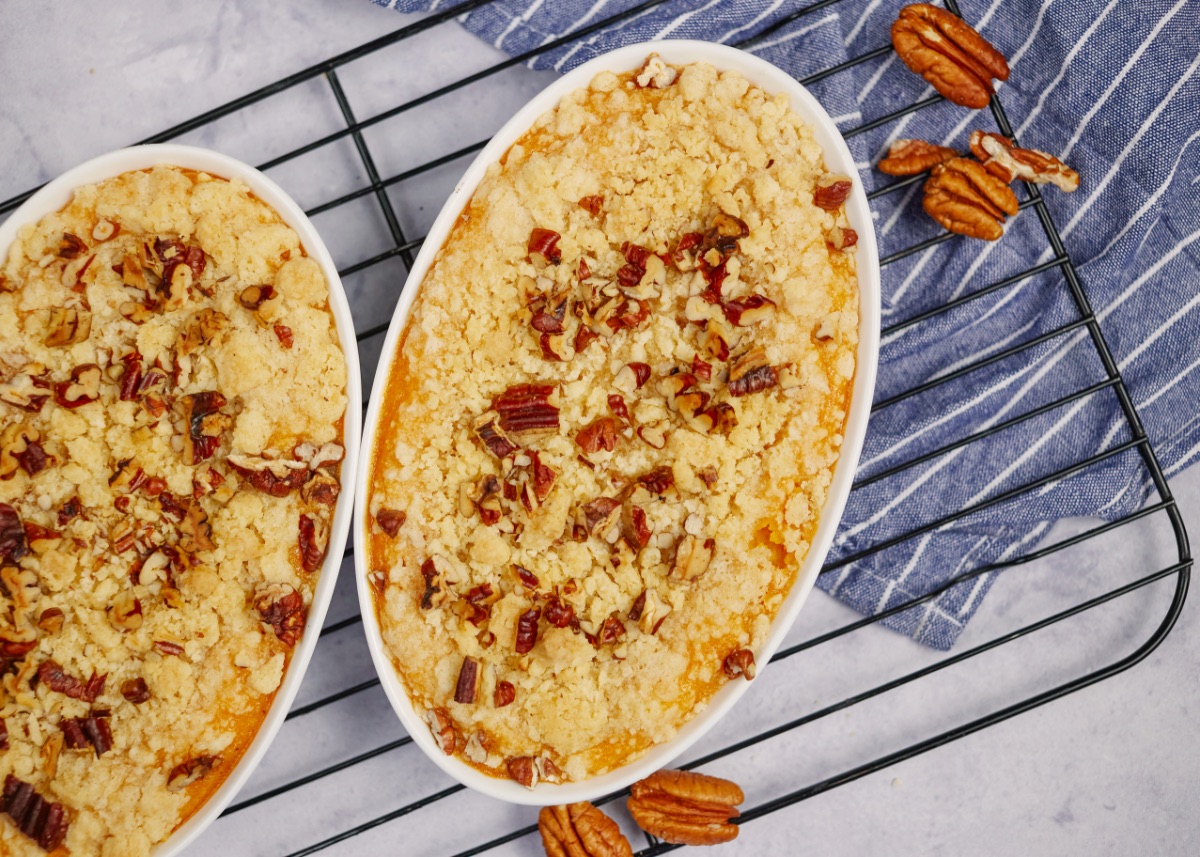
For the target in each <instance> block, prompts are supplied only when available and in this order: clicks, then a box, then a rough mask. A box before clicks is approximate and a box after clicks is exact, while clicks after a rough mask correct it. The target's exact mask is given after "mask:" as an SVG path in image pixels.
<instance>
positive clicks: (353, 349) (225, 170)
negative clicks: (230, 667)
mask: <svg viewBox="0 0 1200 857" xmlns="http://www.w3.org/2000/svg"><path fill="white" fill-rule="evenodd" d="M156 166H173V167H179V168H182V169H190V170H196V171H199V172H204V173H208V174H209V175H212V176H216V177H219V178H223V179H235V178H236V179H239V180H241V181H243V182H244V183H245V184H246V185H247V187H249V188H250V190H251V192H252V193H253V194H254V196H255V197H257V198H258V199H259V200H261V201H262V202H264V203H266V204H267V205H268V206H270V207H271V209H272V210H274V211H275V212H276V213H277V214H278V215H279V216H280V218H282V220H283V221H284V223H286V224H287V225H288V226H290V227H291V228H292V229H293V230H295V232H296V234H297V235H298V236H299V237H300V243H301V245H302V246H303V247H304V250H305V252H306V253H307V254H308V255H309V256H310V257H311V258H313V259H314V260H315V261H316V262H317V264H318V265H319V266H320V268H321V273H322V274H324V275H325V279H326V282H327V283H328V285H329V308H330V311H331V312H332V313H333V318H334V323H335V325H336V328H337V333H338V340H339V343H340V344H341V347H342V353H343V355H344V356H345V360H346V414H345V418H344V420H343V429H342V447H343V448H344V449H345V451H346V452H345V456H344V457H343V459H342V468H341V474H340V481H341V493H340V494H339V498H345V499H340V502H339V503H338V504H337V507H336V509H335V510H334V515H333V521H332V523H331V525H330V533H329V545H328V547H327V548H326V552H325V559H324V561H323V562H322V565H321V574H320V578H319V579H318V581H317V585H316V587H315V589H314V590H313V599H312V604H311V605H310V606H309V610H308V617H307V619H306V621H305V633H304V635H303V636H302V637H301V638H300V642H299V644H298V645H297V646H296V648H295V649H293V651H292V659H291V662H290V663H289V664H288V668H287V672H286V673H285V674H284V676H283V681H282V682H281V683H280V685H279V689H278V690H277V691H276V693H275V699H274V700H272V702H271V707H270V709H268V711H267V715H266V717H264V718H263V721H262V723H261V724H260V725H259V728H258V731H257V733H256V734H255V736H254V739H253V740H252V741H251V742H250V745H249V746H248V747H247V748H246V751H245V753H243V754H242V758H241V759H239V760H238V763H237V765H236V766H234V768H233V770H232V771H230V772H229V774H228V775H227V776H226V777H225V779H224V781H223V782H222V783H221V785H220V786H218V787H217V789H216V791H214V792H213V793H212V794H211V795H210V796H209V798H208V800H206V801H205V802H204V803H203V804H201V806H200V807H199V809H197V810H196V811H195V812H194V813H192V815H191V817H190V818H188V820H187V821H185V822H184V823H183V824H181V825H180V826H179V827H178V828H176V830H175V831H174V832H172V833H171V835H170V836H168V837H167V838H166V839H165V840H163V841H162V842H160V843H158V844H157V845H156V846H154V848H153V849H152V851H151V853H152V854H153V857H173V855H176V854H178V853H179V852H180V851H182V850H183V849H184V848H186V847H187V846H188V845H189V844H190V843H192V842H193V841H194V840H195V839H196V837H198V836H199V835H200V834H201V833H202V832H203V831H204V830H205V828H207V827H208V826H209V825H210V824H212V822H213V821H215V820H216V819H217V818H218V817H219V816H220V815H221V813H222V812H223V811H224V809H225V807H226V806H228V805H229V803H230V801H232V800H233V798H234V796H235V795H236V794H237V793H238V792H239V791H240V790H241V787H242V786H243V785H245V783H246V780H247V779H249V777H250V775H251V774H252V773H253V772H254V770H255V769H256V768H257V767H258V765H259V763H260V762H261V761H262V757H263V755H264V754H265V753H266V751H267V748H268V747H269V746H270V745H271V743H272V741H273V740H274V738H275V735H276V734H277V733H278V732H279V729H280V727H282V726H283V723H284V719H285V718H286V717H287V713H288V709H290V708H291V705H292V701H293V700H294V699H295V697H296V692H297V691H298V690H299V688H300V683H301V682H302V681H303V679H304V673H305V671H306V670H307V668H308V664H309V661H310V660H311V659H312V653H313V650H314V649H315V648H316V645H317V641H318V640H319V639H320V636H321V633H320V632H321V626H322V625H323V624H324V621H325V613H326V611H327V610H328V609H329V603H330V601H331V600H332V598H333V591H334V587H335V585H336V584H337V577H338V572H339V570H340V569H341V565H342V559H343V553H344V552H345V547H346V539H347V536H348V534H349V528H350V523H351V520H352V514H353V511H352V503H351V500H352V498H353V497H354V496H356V492H355V479H356V478H357V476H358V467H357V462H358V447H359V441H360V438H361V433H362V432H361V427H362V426H361V424H362V375H361V372H360V370H359V365H358V341H357V339H356V338H355V335H354V319H353V317H352V316H351V314H350V303H349V301H348V299H347V298H346V293H345V290H344V288H343V287H342V281H341V278H340V277H339V276H338V272H337V267H336V266H335V265H334V263H333V257H332V256H331V255H330V254H329V250H328V248H327V247H326V246H325V243H324V242H323V241H322V240H321V236H320V235H319V234H318V233H317V230H316V227H314V226H313V224H312V222H311V221H310V220H309V219H308V216H307V215H305V213H304V211H303V210H302V209H301V208H300V206H299V205H297V204H296V202H295V200H293V199H292V198H291V196H289V195H288V194H287V193H286V192H285V191H284V190H283V189H282V188H281V187H280V186H279V185H277V184H276V183H275V182H274V181H272V180H271V179H270V178H268V177H267V176H266V175H264V174H263V173H262V172H260V171H259V170H257V169H255V168H254V167H252V166H250V165H249V164H246V163H244V162H242V161H239V160H238V159H236V158H233V157H230V156H229V155H225V154H222V153H220V152H216V151H213V150H211V149H204V148H201V147H198V146H187V145H183V144H180V143H157V144H147V145H142V146H131V147H128V148H124V149H117V150H114V151H111V152H106V153H104V154H102V155H98V156H96V157H94V158H91V159H89V160H87V161H84V162H83V163H82V164H79V165H78V166H75V167H72V168H71V169H69V170H67V171H66V172H64V173H63V174H61V175H60V176H58V177H57V178H55V179H53V180H51V181H50V182H48V183H47V184H45V185H44V186H43V187H42V188H41V189H40V190H38V191H37V192H36V193H35V194H33V196H31V197H29V199H27V200H26V201H25V202H24V203H22V204H21V206H20V207H19V208H17V209H16V210H15V211H14V212H13V213H12V214H11V215H10V216H9V217H8V219H7V220H6V221H4V223H2V224H0V264H3V263H4V262H5V261H6V260H7V259H8V251H9V249H10V247H11V246H12V242H13V240H14V239H15V238H16V236H17V232H18V231H19V230H20V229H21V227H23V226H25V225H26V224H31V223H37V222H38V221H39V220H41V219H42V218H43V217H45V216H46V215H48V214H52V213H54V212H56V211H59V210H61V209H62V208H63V207H64V206H66V205H67V204H69V203H70V201H71V199H72V198H73V196H74V193H75V191H76V190H77V189H78V188H80V187H83V186H85V185H91V184H96V183H97V182H101V181H104V180H105V179H110V178H115V177H116V176H119V175H121V174H123V173H127V172H133V171H139V170H147V169H150V168H152V167H156Z"/></svg>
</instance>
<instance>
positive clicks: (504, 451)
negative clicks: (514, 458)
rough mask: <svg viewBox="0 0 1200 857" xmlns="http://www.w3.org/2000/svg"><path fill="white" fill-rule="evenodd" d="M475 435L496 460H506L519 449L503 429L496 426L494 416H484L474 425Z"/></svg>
mask: <svg viewBox="0 0 1200 857" xmlns="http://www.w3.org/2000/svg"><path fill="white" fill-rule="evenodd" d="M475 435H476V436H477V437H478V438H479V439H480V440H481V441H483V445H484V446H486V447H487V448H488V451H489V452H491V453H492V455H494V456H496V457H497V458H506V457H508V456H510V455H512V454H513V453H514V452H516V451H517V450H518V449H520V447H518V446H517V445H516V444H515V443H513V442H512V441H511V440H510V439H509V437H508V435H507V434H505V433H504V429H502V428H500V426H499V425H498V424H497V419H496V417H495V415H494V414H491V413H489V414H484V415H483V416H481V417H480V418H479V420H478V421H477V422H476V425H475Z"/></svg>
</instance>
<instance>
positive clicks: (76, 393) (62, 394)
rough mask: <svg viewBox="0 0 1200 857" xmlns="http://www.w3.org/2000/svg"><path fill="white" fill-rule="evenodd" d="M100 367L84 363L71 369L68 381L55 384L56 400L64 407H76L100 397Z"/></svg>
mask: <svg viewBox="0 0 1200 857" xmlns="http://www.w3.org/2000/svg"><path fill="white" fill-rule="evenodd" d="M102 374H103V373H101V371H100V367H99V366H97V365H96V364H95V363H84V364H83V365H82V366H76V367H75V368H74V369H72V370H71V374H70V376H69V378H68V380H66V381H60V382H59V383H57V384H55V385H54V401H55V402H57V403H58V404H59V405H61V406H62V407H64V408H69V409H75V408H79V407H82V406H83V405H86V404H88V403H90V402H94V401H96V400H97V399H98V398H100V379H101V377H102Z"/></svg>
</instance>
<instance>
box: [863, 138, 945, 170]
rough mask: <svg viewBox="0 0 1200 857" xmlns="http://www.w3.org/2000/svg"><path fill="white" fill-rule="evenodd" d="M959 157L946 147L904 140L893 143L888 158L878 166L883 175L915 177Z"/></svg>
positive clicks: (920, 141)
mask: <svg viewBox="0 0 1200 857" xmlns="http://www.w3.org/2000/svg"><path fill="white" fill-rule="evenodd" d="M957 157H959V153H958V152H956V151H955V150H954V149H950V148H947V147H946V146H938V145H936V144H934V143H927V142H925V141H924V140H912V139H908V138H902V139H899V140H895V141H893V143H892V145H891V146H890V147H888V153H887V157H886V158H884V159H883V160H881V161H880V162H879V164H878V166H879V171H880V172H881V173H887V174H888V175H889V176H915V175H917V174H918V173H923V172H926V171H927V170H931V169H933V168H934V167H936V166H937V165H938V164H940V163H942V162H943V161H948V160H950V159H951V158H957Z"/></svg>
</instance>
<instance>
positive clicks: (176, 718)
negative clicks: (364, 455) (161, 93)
mask: <svg viewBox="0 0 1200 857" xmlns="http://www.w3.org/2000/svg"><path fill="white" fill-rule="evenodd" d="M328 295H329V292H328V284H327V283H326V281H325V278H324V276H323V275H322V273H321V270H320V268H319V267H318V266H317V264H316V262H314V261H313V260H312V259H310V258H309V257H308V256H306V255H305V253H304V250H303V248H302V247H301V246H300V241H299V238H298V237H297V235H296V233H295V232H294V231H293V230H292V229H291V228H289V227H288V226H287V225H286V224H285V223H283V221H282V220H281V219H280V218H279V216H278V215H277V214H276V213H275V212H274V211H273V210H272V209H270V208H269V207H268V206H266V205H264V204H263V203H262V202H261V201H259V200H257V199H256V198H255V197H253V196H252V195H251V194H250V192H249V190H248V189H247V188H246V186H245V185H244V184H241V183H240V182H236V181H235V182H230V181H225V180H223V179H218V178H215V177H212V176H209V175H205V174H203V173H194V172H188V171H184V170H180V169H176V168H173V167H158V168H155V169H153V170H149V171H145V172H131V173H126V174H123V175H121V176H118V177H116V178H113V179H110V180H108V181H105V182H102V183H100V184H98V185H93V186H88V187H83V188H80V189H78V190H77V191H76V192H75V195H74V198H73V200H72V201H71V203H70V204H69V205H67V206H66V208H64V209H63V210H62V211H60V212H57V213H54V214H50V215H48V216H46V217H44V218H43V219H42V220H41V221H40V222H39V223H37V224H29V225H25V226H23V227H22V228H21V230H20V232H19V233H18V236H17V238H16V240H15V242H14V243H13V245H12V246H11V248H10V250H9V254H8V258H7V260H6V261H5V262H4V267H3V268H2V269H0V318H2V319H3V320H4V323H3V325H0V415H2V417H3V435H2V437H0V675H2V678H0V686H2V688H3V689H2V690H0V782H2V783H3V793H2V797H0V852H3V853H5V854H13V855H33V854H40V853H43V852H44V851H61V852H62V853H69V854H88V855H92V854H98V855H104V857H119V855H120V856H121V857H123V855H131V857H132V855H145V854H148V853H149V852H150V849H151V847H152V846H153V845H154V844H155V843H158V842H161V841H163V840H164V839H166V838H167V837H168V836H169V835H170V834H171V832H172V831H173V830H175V829H176V828H177V827H178V826H179V825H180V824H181V823H182V822H183V820H185V819H186V818H187V817H188V816H189V815H190V814H191V813H192V812H194V811H195V810H196V809H197V808H199V806H200V805H202V804H203V803H204V801H205V800H206V799H207V798H208V797H209V795H211V794H212V792H213V791H214V789H216V787H217V786H218V785H219V784H220V783H221V781H222V780H223V779H224V777H225V776H226V775H227V774H228V773H229V771H230V770H231V769H232V768H233V767H234V766H235V764H236V763H237V761H238V759H239V758H240V756H241V755H242V753H243V752H244V751H245V749H246V747H247V746H248V744H249V743H250V741H251V740H252V739H253V737H254V735H255V733H256V731H257V729H258V727H259V724H260V723H261V722H262V719H263V717H264V716H265V715H266V712H267V710H268V708H269V706H270V704H271V701H272V699H273V698H274V695H275V692H276V690H277V688H278V687H279V684H280V681H281V679H282V676H283V674H284V672H285V670H286V669H287V667H288V663H289V659H290V656H291V652H292V648H293V646H294V645H295V644H296V642H297V640H298V639H299V638H300V636H301V634H302V633H303V631H304V624H305V618H306V615H307V610H308V605H309V604H310V603H311V599H312V593H313V590H314V587H315V585H316V578H317V574H318V572H319V570H320V567H321V561H322V557H323V555H324V551H325V544H326V541H325V540H326V538H327V534H328V531H329V527H330V523H331V520H332V516H333V510H334V506H335V504H336V503H337V496H338V491H339V484H340V483H339V481H338V473H339V469H340V467H341V459H342V456H343V448H342V445H341V441H342V437H341V424H342V417H343V414H344V411H345V403H346V392H345V390H346V371H345V359H344V356H343V354H342V351H341V348H340V346H339V344H338V338H337V332H336V328H335V326H334V321H333V317H332V314H331V312H330V309H329V304H328Z"/></svg>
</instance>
